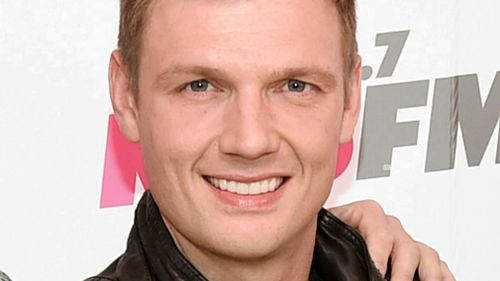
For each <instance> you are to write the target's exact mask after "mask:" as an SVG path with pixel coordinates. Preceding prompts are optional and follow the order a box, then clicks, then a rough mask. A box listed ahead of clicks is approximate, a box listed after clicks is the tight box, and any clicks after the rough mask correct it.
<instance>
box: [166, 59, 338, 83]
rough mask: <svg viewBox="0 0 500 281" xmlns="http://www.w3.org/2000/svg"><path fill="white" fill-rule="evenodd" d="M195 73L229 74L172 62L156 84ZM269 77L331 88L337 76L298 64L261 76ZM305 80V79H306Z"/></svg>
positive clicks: (329, 71) (223, 76)
mask: <svg viewBox="0 0 500 281" xmlns="http://www.w3.org/2000/svg"><path fill="white" fill-rule="evenodd" d="M179 74H181V75H182V74H185V75H197V76H201V77H218V78H227V77H228V76H229V74H227V72H225V71H224V70H221V69H219V68H213V67H208V66H202V65H181V64H173V65H171V66H170V67H169V68H167V69H166V70H164V71H163V72H162V73H161V74H160V75H158V77H157V79H156V83H157V85H161V83H163V82H165V81H168V79H169V77H171V76H173V75H179ZM268 77H271V79H273V80H280V79H287V78H289V79H291V78H296V79H300V78H306V79H307V78H309V79H312V80H313V81H314V82H317V83H320V84H323V85H324V86H326V87H330V88H332V89H334V88H336V86H337V83H338V81H337V77H336V76H335V74H334V73H333V71H331V70H328V69H326V68H323V67H317V66H299V67H285V68H282V69H274V70H272V71H271V72H270V73H268V74H265V75H264V77H262V78H267V79H268ZM306 82H307V81H306Z"/></svg>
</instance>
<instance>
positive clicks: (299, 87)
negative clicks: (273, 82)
mask: <svg viewBox="0 0 500 281" xmlns="http://www.w3.org/2000/svg"><path fill="white" fill-rule="evenodd" d="M287 87H288V91H290V92H304V91H309V90H311V85H309V84H308V83H306V82H303V81H300V80H294V79H292V80H290V81H288V84H287Z"/></svg>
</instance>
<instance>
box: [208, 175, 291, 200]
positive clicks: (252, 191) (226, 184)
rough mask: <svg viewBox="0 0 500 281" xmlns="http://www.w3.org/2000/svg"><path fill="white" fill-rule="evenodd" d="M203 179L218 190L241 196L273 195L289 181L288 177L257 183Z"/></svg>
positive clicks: (212, 178)
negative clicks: (272, 193)
mask: <svg viewBox="0 0 500 281" xmlns="http://www.w3.org/2000/svg"><path fill="white" fill-rule="evenodd" d="M203 178H204V179H205V180H206V181H208V182H209V183H210V184H211V185H213V186H214V187H216V188H217V189H220V190H222V191H227V192H231V193H234V194H239V195H258V194H265V193H271V192H274V191H276V190H278V189H279V188H280V187H281V186H282V185H283V184H284V183H285V182H286V181H287V179H288V178H287V177H274V178H268V179H265V180H261V181H255V182H238V181H232V180H227V179H218V178H214V177H208V176H204V177H203Z"/></svg>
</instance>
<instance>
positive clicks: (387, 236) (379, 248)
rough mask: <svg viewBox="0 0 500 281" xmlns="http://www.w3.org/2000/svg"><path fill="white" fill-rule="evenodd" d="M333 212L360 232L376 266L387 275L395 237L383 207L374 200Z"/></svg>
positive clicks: (337, 208)
mask: <svg viewBox="0 0 500 281" xmlns="http://www.w3.org/2000/svg"><path fill="white" fill-rule="evenodd" d="M331 211H332V212H333V213H334V214H335V215H336V216H337V217H339V218H340V219H341V220H342V221H344V222H345V223H347V224H348V225H350V226H352V227H354V228H356V229H357V230H358V231H359V233H360V234H361V236H363V238H364V239H365V241H366V244H367V246H368V251H369V252H370V256H371V257H372V259H373V262H374V263H375V266H376V267H377V269H378V270H379V271H380V273H381V274H382V275H385V273H386V271H387V262H388V260H389V255H390V254H391V252H392V248H393V244H394V235H393V233H392V232H391V231H390V230H389V226H388V224H387V220H386V214H385V213H384V210H383V209H382V207H381V206H380V205H379V204H378V203H377V202H375V201H373V200H366V201H360V202H355V203H351V204H348V205H344V206H340V207H336V208H333V209H332V210H331Z"/></svg>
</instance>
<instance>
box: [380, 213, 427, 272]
mask: <svg viewBox="0 0 500 281" xmlns="http://www.w3.org/2000/svg"><path fill="white" fill-rule="evenodd" d="M387 221H388V223H389V228H390V230H391V232H393V233H395V237H396V240H395V241H394V248H393V250H392V253H391V258H392V272H391V281H412V280H413V277H414V276H415V273H416V271H417V268H418V265H419V263H420V258H421V257H420V249H419V247H418V246H417V243H416V242H415V241H414V240H413V239H412V238H411V237H410V236H409V235H408V234H407V233H406V232H405V231H404V230H403V227H402V226H401V222H400V221H399V220H398V219H397V218H395V217H392V216H388V218H387Z"/></svg>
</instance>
